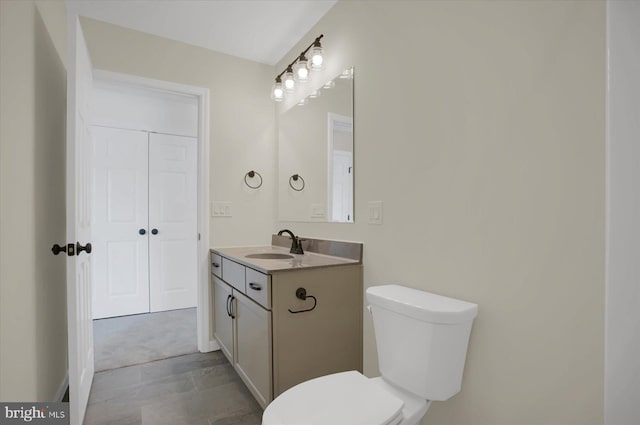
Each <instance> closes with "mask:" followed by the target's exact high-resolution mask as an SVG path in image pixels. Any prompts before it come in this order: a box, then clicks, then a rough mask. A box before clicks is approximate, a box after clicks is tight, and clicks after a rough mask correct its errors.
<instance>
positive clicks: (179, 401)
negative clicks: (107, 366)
mask: <svg viewBox="0 0 640 425" xmlns="http://www.w3.org/2000/svg"><path fill="white" fill-rule="evenodd" d="M261 421H262V409H261V408H260V406H259V405H258V403H257V402H256V401H255V399H254V398H253V396H252V395H251V393H250V392H249V390H248V389H247V388H246V387H245V385H244V383H243V382H242V381H241V380H240V377H239V376H238V374H237V373H236V372H235V371H234V370H233V368H232V367H231V365H230V364H229V362H228V361H227V359H226V358H225V357H224V355H223V354H222V353H221V352H220V351H214V352H212V353H195V354H187V355H184V356H179V357H172V358H169V359H165V360H158V361H155V362H150V363H144V364H139V365H134V366H128V367H123V368H119V369H112V370H108V371H104V372H99V373H96V375H95V377H94V379H93V385H92V387H91V395H90V396H89V405H88V406H87V413H86V416H85V421H84V425H111V424H113V425H116V424H117V425H152V424H153V425H260V423H261Z"/></svg>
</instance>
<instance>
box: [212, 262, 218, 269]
mask: <svg viewBox="0 0 640 425" xmlns="http://www.w3.org/2000/svg"><path fill="white" fill-rule="evenodd" d="M211 265H212V266H213V267H215V268H216V269H217V268H218V267H220V264H218V263H211Z"/></svg>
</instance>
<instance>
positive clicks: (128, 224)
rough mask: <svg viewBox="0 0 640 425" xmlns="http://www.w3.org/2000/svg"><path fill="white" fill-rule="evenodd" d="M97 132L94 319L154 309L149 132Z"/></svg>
mask: <svg viewBox="0 0 640 425" xmlns="http://www.w3.org/2000/svg"><path fill="white" fill-rule="evenodd" d="M93 135H94V137H93V139H94V149H93V150H94V156H93V162H94V173H95V174H94V192H95V195H94V209H93V210H94V211H93V240H94V245H95V252H96V255H95V256H94V262H95V266H94V274H93V318H94V319H99V318H103V317H113V316H123V315H127V314H137V313H145V312H148V311H149V263H148V257H149V244H148V237H149V236H148V235H149V228H148V215H149V210H148V200H147V197H148V195H147V193H148V143H149V142H148V136H147V133H145V132H141V131H133V130H121V129H116V128H106V127H93ZM141 229H142V230H143V231H144V234H143V235H141V234H140V230H141Z"/></svg>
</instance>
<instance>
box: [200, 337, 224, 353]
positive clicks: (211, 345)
mask: <svg viewBox="0 0 640 425" xmlns="http://www.w3.org/2000/svg"><path fill="white" fill-rule="evenodd" d="M202 348H204V349H202ZM202 348H201V349H200V351H201V352H203V353H208V352H210V351H218V350H219V349H220V344H218V341H216V340H215V339H210V340H209V341H208V342H207V343H206V344H205V346H204V347H202Z"/></svg>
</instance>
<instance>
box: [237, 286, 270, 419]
mask: <svg viewBox="0 0 640 425" xmlns="http://www.w3.org/2000/svg"><path fill="white" fill-rule="evenodd" d="M234 292H235V291H234ZM234 302H235V305H234V316H235V325H236V327H235V331H236V348H237V350H236V357H235V362H234V363H233V365H234V367H235V369H236V371H237V372H238V375H240V377H241V378H242V380H243V381H244V382H245V384H247V386H248V387H249V390H250V391H251V393H252V394H253V395H254V397H255V398H256V400H258V403H259V404H260V405H261V406H262V407H265V406H266V405H267V404H269V402H270V401H271V400H272V398H273V397H272V385H271V312H270V311H269V310H265V309H264V308H262V307H261V306H259V305H258V304H256V303H255V302H253V301H252V300H251V299H249V298H248V297H246V296H244V295H243V294H241V293H239V292H238V293H236V294H235V299H234Z"/></svg>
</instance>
